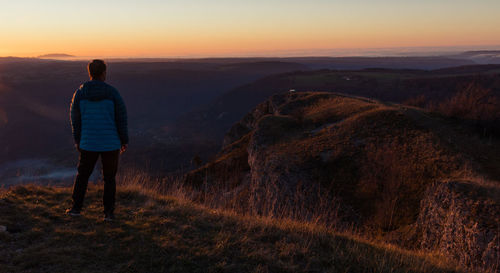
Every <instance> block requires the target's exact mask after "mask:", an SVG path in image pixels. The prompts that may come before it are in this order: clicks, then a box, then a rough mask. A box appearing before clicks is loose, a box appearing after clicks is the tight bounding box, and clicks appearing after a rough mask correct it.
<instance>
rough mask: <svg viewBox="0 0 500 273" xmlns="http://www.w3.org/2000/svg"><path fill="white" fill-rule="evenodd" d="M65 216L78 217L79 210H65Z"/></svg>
mask: <svg viewBox="0 0 500 273" xmlns="http://www.w3.org/2000/svg"><path fill="white" fill-rule="evenodd" d="M66 214H67V215H69V216H80V215H81V214H80V210H77V209H75V208H72V209H67V210H66Z"/></svg>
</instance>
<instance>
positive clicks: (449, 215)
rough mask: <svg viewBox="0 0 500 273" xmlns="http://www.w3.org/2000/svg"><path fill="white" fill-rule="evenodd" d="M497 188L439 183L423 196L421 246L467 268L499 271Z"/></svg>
mask: <svg viewBox="0 0 500 273" xmlns="http://www.w3.org/2000/svg"><path fill="white" fill-rule="evenodd" d="M499 200H500V191H499V190H498V189H496V188H489V187H481V186H479V185H476V184H474V183H472V182H467V181H450V182H443V183H438V184H436V185H435V187H431V188H429V190H428V192H427V194H426V197H425V198H424V199H423V200H422V203H421V211H420V216H419V218H418V221H417V229H418V230H419V231H420V232H421V233H422V239H421V245H422V247H423V248H426V249H432V250H438V251H439V252H441V253H443V254H445V255H447V256H449V257H452V258H454V259H455V260H457V261H459V262H460V263H461V264H462V265H464V266H466V267H469V268H476V269H484V270H490V271H491V272H500V205H499V203H498V201H499Z"/></svg>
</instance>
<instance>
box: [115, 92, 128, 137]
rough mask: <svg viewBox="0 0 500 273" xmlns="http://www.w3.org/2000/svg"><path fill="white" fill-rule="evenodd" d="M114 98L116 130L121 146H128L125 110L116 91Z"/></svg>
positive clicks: (123, 103)
mask: <svg viewBox="0 0 500 273" xmlns="http://www.w3.org/2000/svg"><path fill="white" fill-rule="evenodd" d="M114 98H115V121H116V129H117V130H118V136H119V137H120V141H121V143H122V146H126V145H127V144H128V124H127V108H126V107H125V102H124V101H123V99H122V97H121V96H120V93H118V91H116V92H114Z"/></svg>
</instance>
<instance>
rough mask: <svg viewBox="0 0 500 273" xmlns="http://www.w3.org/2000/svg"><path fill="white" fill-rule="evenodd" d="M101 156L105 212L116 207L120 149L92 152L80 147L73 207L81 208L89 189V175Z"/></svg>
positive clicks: (111, 210)
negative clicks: (116, 177)
mask: <svg viewBox="0 0 500 273" xmlns="http://www.w3.org/2000/svg"><path fill="white" fill-rule="evenodd" d="M99 155H100V156H101V161H102V174H103V177H104V195H103V200H102V201H103V204H104V212H105V213H106V212H113V211H114V209H115V193H116V179H115V176H116V171H117V170H118V158H119V156H120V150H116V151H109V152H90V151H85V150H82V149H80V158H79V162H78V174H77V175H76V179H75V184H74V186H73V208H74V209H77V210H81V209H82V207H83V199H84V198H85V192H86V191H87V185H88V182H89V177H90V175H91V174H92V171H93V170H94V166H95V163H96V162H97V159H98V158H99Z"/></svg>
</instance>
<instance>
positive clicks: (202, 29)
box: [0, 0, 500, 57]
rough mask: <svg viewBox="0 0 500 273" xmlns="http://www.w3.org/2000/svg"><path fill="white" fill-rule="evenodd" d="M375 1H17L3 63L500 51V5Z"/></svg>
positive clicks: (486, 0) (483, 0)
mask: <svg viewBox="0 0 500 273" xmlns="http://www.w3.org/2000/svg"><path fill="white" fill-rule="evenodd" d="M377 1H378V3H375V1H373V2H367V3H357V2H356V3H353V1H346V0H331V1H327V0H314V1H310V2H304V1H298V0H289V1H284V0H271V1H264V0H255V1H253V2H251V3H249V2H245V1H240V0H233V1H229V0H214V1H212V2H211V3H210V4H208V3H207V2H205V1H202V0H190V1H189V2H183V1H180V0H172V2H169V3H164V2H163V1H157V0H147V1H144V2H141V4H140V5H138V4H137V3H136V2H134V1H131V0H123V1H117V0H109V1H106V2H105V3H101V2H99V1H97V0H88V1H86V2H85V3H79V2H74V1H62V0H53V1H52V2H51V4H43V3H40V2H37V1H35V0H18V1H16V2H12V3H11V2H9V3H8V4H5V5H3V8H2V10H0V38H1V39H2V43H0V56H8V55H11V56H22V57H34V56H38V55H43V54H47V53H54V52H57V53H67V54H71V55H76V56H109V57H175V56H220V55H242V56H243V55H246V54H249V55H252V54H254V55H255V54H257V55H258V54H266V53H272V52H279V51H290V50H312V51H313V52H314V50H322V49H342V48H356V49H359V48H395V47H440V46H479V45H481V46H496V45H500V36H499V35H498V33H500V17H498V16H497V14H496V11H498V10H500V1H496V0H477V1H474V2H473V3H472V2H470V1H466V0H454V1H451V0H436V1H432V2H431V1H420V2H418V3H413V2H411V3H409V2H405V1H396V0H377ZM403 2H404V3H403Z"/></svg>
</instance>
